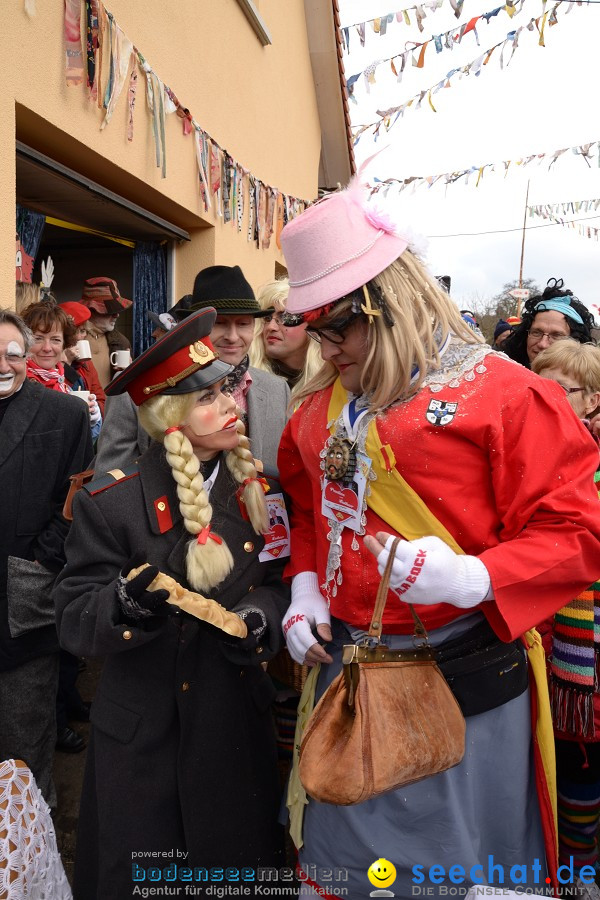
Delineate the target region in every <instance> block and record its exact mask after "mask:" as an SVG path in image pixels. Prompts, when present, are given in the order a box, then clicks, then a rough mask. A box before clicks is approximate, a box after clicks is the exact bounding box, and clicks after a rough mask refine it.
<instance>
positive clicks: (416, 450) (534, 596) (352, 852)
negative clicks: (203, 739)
mask: <svg viewBox="0 0 600 900" xmlns="http://www.w3.org/2000/svg"><path fill="white" fill-rule="evenodd" d="M281 246H282V250H283V253H284V255H285V258H286V263H287V267H288V273H289V281H290V291H289V295H288V301H287V307H286V309H287V312H288V313H290V314H292V315H294V316H295V317H296V320H298V319H299V320H301V321H308V327H307V332H308V334H309V335H310V336H311V337H312V338H313V339H314V340H316V341H317V342H318V343H319V344H320V347H321V355H322V358H323V366H322V368H321V370H320V371H319V372H318V373H317V375H316V376H315V377H314V378H313V380H312V382H311V383H309V384H308V385H306V387H305V389H304V392H303V393H302V392H301V393H300V394H299V395H298V397H297V401H300V400H302V399H303V397H304V399H303V402H302V404H301V405H300V407H299V409H298V410H297V411H296V413H295V414H294V415H293V417H292V418H291V420H290V422H289V423H288V425H287V426H286V428H285V430H284V433H283V436H282V440H281V445H280V451H279V457H278V462H279V471H280V473H281V482H282V485H283V488H284V490H285V491H286V492H287V493H288V495H289V497H290V503H291V513H292V550H291V558H290V563H289V565H288V567H287V569H286V575H287V576H288V577H290V578H291V579H292V603H291V605H290V607H289V609H288V611H287V612H286V614H285V616H284V632H285V635H286V642H287V646H288V649H289V651H290V653H291V655H292V657H293V658H294V659H295V660H296V661H297V662H299V663H306V664H308V665H309V666H315V665H316V664H319V665H320V670H319V672H318V676H317V677H316V678H315V677H314V676H313V678H310V677H309V679H308V681H307V685H308V687H309V688H310V687H313V688H315V693H314V697H313V698H312V699H314V700H315V701H316V700H318V698H320V697H321V696H322V695H323V693H324V691H325V690H326V689H327V688H328V686H329V685H330V684H331V682H332V680H333V679H334V677H335V676H336V675H337V674H338V673H339V672H340V670H341V656H342V647H343V645H344V644H354V643H357V644H359V643H360V642H361V641H364V639H365V634H366V631H367V629H368V628H369V624H370V622H371V620H372V617H373V612H374V607H375V597H376V593H377V585H378V583H379V582H380V578H381V575H382V574H383V571H384V566H385V564H386V562H387V560H388V558H389V557H390V553H391V552H392V550H391V548H392V544H393V537H399V538H401V540H400V543H399V544H398V545H397V548H396V547H395V549H394V556H393V559H392V560H391V563H392V569H391V580H390V585H391V590H390V593H389V597H388V598H387V604H386V608H385V613H384V617H383V642H384V643H385V644H387V645H388V646H389V647H390V648H391V649H392V650H399V649H406V648H411V647H412V646H413V643H412V641H413V632H414V623H413V618H412V614H411V607H410V605H409V604H412V605H414V606H415V609H416V611H417V612H418V615H419V617H420V618H421V620H422V621H423V623H424V625H425V627H426V629H427V631H428V634H429V641H430V643H431V645H432V646H433V647H435V648H437V652H438V655H437V659H438V660H439V663H440V665H441V668H442V671H446V672H447V671H448V668H447V667H448V666H450V665H452V667H453V668H454V672H455V675H454V677H453V678H452V679H451V681H452V684H451V686H452V689H453V690H454V692H455V696H456V698H457V700H458V702H459V704H460V705H461V709H462V711H463V715H464V716H465V721H466V739H465V747H466V751H465V756H464V759H463V761H462V762H461V763H460V764H459V765H457V766H455V767H454V768H451V769H448V770H447V771H444V772H441V773H438V774H437V775H435V776H434V777H431V778H427V779H424V780H422V781H420V782H417V783H414V784H409V785H406V786H405V787H402V788H400V789H398V790H395V791H390V792H388V793H385V794H383V795H381V796H378V797H375V798H373V799H370V800H368V801H367V802H365V803H363V804H358V805H356V806H336V805H334V804H328V803H317V802H314V801H313V800H310V799H309V798H308V797H306V794H305V793H304V792H303V788H302V785H301V783H300V781H299V780H298V778H297V777H296V771H297V770H296V769H295V770H294V771H293V773H292V777H291V781H290V789H289V792H288V805H289V807H290V815H291V820H290V821H291V833H292V836H293V838H294V840H295V841H296V845H297V846H299V847H300V848H301V849H300V852H299V863H300V866H301V868H302V869H303V871H304V874H305V875H306V878H305V879H304V880H305V884H304V885H303V886H302V888H301V892H300V896H301V897H309V896H310V897H316V896H317V895H320V894H323V893H324V892H325V893H327V891H326V890H324V888H326V887H327V888H329V887H332V888H333V889H334V893H335V890H336V889H340V888H344V889H345V890H346V892H347V894H348V896H351V897H352V898H353V900H366V898H368V897H369V896H372V894H371V893H370V891H371V887H372V885H371V884H370V883H369V881H368V878H367V871H368V869H369V867H370V866H371V865H372V863H373V860H374V859H377V858H378V857H379V858H384V859H386V860H390V862H391V863H392V864H393V866H395V872H396V875H397V877H396V880H395V882H394V884H393V891H394V894H395V895H396V896H398V897H402V898H408V897H411V896H413V895H414V894H415V892H421V893H422V892H425V893H429V892H431V893H434V894H435V895H436V896H439V895H440V893H441V892H442V889H441V888H438V887H437V885H438V884H441V885H443V886H444V887H443V891H444V892H447V891H448V890H450V891H451V892H452V890H458V892H461V891H463V890H466V889H467V888H468V887H469V886H470V885H471V884H473V883H485V884H489V885H490V889H489V891H486V892H487V893H492V894H493V893H494V888H493V885H494V884H498V875H497V871H498V869H500V868H502V870H503V871H504V873H506V874H505V876H502V878H504V877H505V878H506V882H504V880H503V881H502V882H501V885H502V887H504V886H505V884H508V886H510V882H509V881H508V879H509V877H511V876H510V875H509V873H511V872H514V869H513V868H512V867H513V866H514V867H515V868H516V869H517V870H519V876H518V877H519V879H520V880H519V881H518V882H517V883H522V884H524V885H527V887H529V888H531V887H533V886H535V885H536V884H538V885H539V884H542V885H544V884H545V881H544V879H545V878H546V877H547V878H548V881H549V883H552V884H554V886H555V887H556V867H557V859H556V828H555V825H556V822H555V816H554V815H553V813H554V812H555V809H556V807H555V805H554V806H553V803H554V804H555V793H554V788H553V784H554V782H553V749H554V748H553V741H552V726H551V722H550V717H549V704H548V694H547V683H546V678H545V662H544V659H543V649H542V646H541V641H540V638H539V635H538V634H537V632H535V631H532V630H531V629H533V628H534V626H535V625H536V624H537V623H538V622H540V621H542V620H543V619H544V618H545V617H547V616H548V615H551V614H552V613H554V612H555V611H556V610H557V609H558V608H560V607H561V606H562V605H564V603H565V602H566V601H567V600H569V599H570V598H572V597H573V596H575V595H576V594H577V593H578V592H579V591H580V590H581V589H583V588H585V587H587V586H588V585H589V583H590V581H591V580H592V579H593V578H595V577H596V576H597V560H598V553H599V551H600V524H599V522H598V516H597V514H596V512H595V510H596V509H597V498H596V496H595V490H594V485H593V481H592V473H593V471H594V469H595V467H596V464H597V450H596V448H595V447H594V445H593V442H592V441H591V440H590V438H589V435H586V434H585V433H584V431H583V429H582V428H581V426H580V424H579V423H578V422H577V421H576V420H575V417H573V416H572V414H571V412H570V410H568V408H567V402H566V399H565V398H564V397H563V398H562V400H561V398H560V397H557V395H556V390H555V389H554V386H550V385H548V383H545V382H544V381H543V380H542V379H540V378H538V377H537V376H534V375H533V374H532V373H530V372H528V371H527V370H526V369H524V368H521V367H518V366H516V365H515V364H514V363H513V362H511V361H510V360H507V359H506V358H505V357H504V356H503V355H502V354H499V353H496V352H495V351H493V350H492V349H491V348H490V347H488V346H486V345H485V344H484V342H483V338H482V337H481V336H479V335H478V334H477V333H475V332H474V331H473V330H471V329H470V328H469V327H468V325H467V324H466V323H465V321H464V320H463V319H462V318H461V316H460V314H459V311H458V309H456V307H455V306H454V305H453V303H452V302H451V300H450V299H449V297H448V296H447V294H446V293H445V292H444V291H443V290H442V289H441V287H440V285H439V283H438V282H437V281H436V279H435V278H434V277H433V276H432V275H431V274H430V273H429V272H428V271H427V269H426V267H425V266H424V264H423V262H422V261H421V260H420V258H419V249H418V247H417V245H416V243H415V241H414V239H411V237H410V236H409V235H408V234H407V233H406V232H405V231H403V230H401V229H400V228H399V227H398V226H397V225H396V224H395V223H394V221H393V220H392V219H391V217H390V215H388V214H387V213H386V211H385V210H383V209H378V208H377V207H376V206H375V204H374V202H373V201H369V198H368V192H367V190H366V188H365V187H364V186H363V185H361V183H360V180H359V179H358V178H357V179H356V180H355V181H353V182H352V183H351V185H350V186H349V187H348V189H347V190H345V191H340V192H336V193H334V194H332V195H330V196H329V197H327V198H325V199H323V200H321V201H320V202H319V203H317V204H315V205H314V206H312V207H310V208H309V209H308V210H307V211H306V212H304V213H302V214H301V215H300V216H298V217H297V218H295V219H293V220H292V221H291V222H290V223H289V224H288V225H286V227H285V228H284V229H283V231H282V234H281ZM557 472H560V477H558V478H557V474H556V473H557ZM394 546H395V545H394ZM313 629H316V633H317V634H318V635H319V637H318V639H316V638H315V633H314V631H313ZM521 636H524V637H523V640H522V639H521ZM322 643H325V644H326V645H325V646H322ZM525 648H527V656H526V655H525ZM526 660H529V663H530V665H529V667H528V665H527V662H526ZM528 669H529V671H528ZM457 672H460V673H461V675H460V677H457V674H456V673H457ZM530 672H531V674H530ZM492 673H493V674H492ZM500 673H501V674H502V677H501V678H500V677H498V676H499V674H500ZM534 676H537V677H534ZM540 676H541V677H540ZM530 679H531V682H530ZM530 692H531V696H530ZM310 702H311V697H310V696H309V692H308V689H307V690H306V692H305V695H304V697H303V699H301V701H300V707H299V708H300V709H301V710H302V711H303V712H307V711H308V709H310ZM532 709H534V710H535V711H536V719H535V725H534V723H533V722H532V719H531V712H532ZM376 713H377V710H370V713H369V714H370V715H376ZM419 724H420V725H421V727H422V729H423V730H424V733H425V734H427V729H428V723H427V722H422V723H419ZM381 727H382V729H384V728H385V724H384V723H382V725H381ZM532 728H535V732H532ZM295 743H296V744H299V743H300V739H299V736H298V735H297V736H296V741H295ZM534 750H535V755H534ZM534 758H535V762H536V766H535V768H534V765H533V761H534ZM366 762H367V764H368V760H367V761H366ZM536 789H537V791H536ZM306 804H307V805H306ZM491 856H493V862H494V864H498V865H496V867H495V870H494V871H492V872H491V874H490V868H489V865H488V862H489V859H490V857H491ZM546 866H547V870H546ZM335 867H340V868H342V869H343V870H345V873H344V875H343V876H342V877H341V878H339V880H336V881H334V883H333V884H330V882H329V879H328V883H327V885H323V884H322V883H321V884H319V877H318V874H317V875H315V874H311V873H315V872H316V873H318V872H319V871H324V870H325V869H326V870H327V871H328V872H331V870H332V868H333V869H334V871H335ZM536 867H539V868H536ZM457 871H458V872H459V873H462V875H461V880H460V881H459V882H456V881H455V880H454V878H453V873H456V872H457ZM440 872H441V873H443V874H442V875H441V876H440ZM523 873H524V874H523ZM311 881H312V884H311ZM456 884H460V885H463V886H464V887H459V888H456V887H455V885H456ZM434 885H436V886H435V887H434ZM376 893H379V892H376ZM500 893H502V889H501V890H500Z"/></svg>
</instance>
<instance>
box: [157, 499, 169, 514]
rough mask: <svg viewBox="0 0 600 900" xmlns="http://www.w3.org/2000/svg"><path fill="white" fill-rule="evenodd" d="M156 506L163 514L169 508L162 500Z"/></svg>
mask: <svg viewBox="0 0 600 900" xmlns="http://www.w3.org/2000/svg"><path fill="white" fill-rule="evenodd" d="M156 505H157V506H158V508H159V509H160V511H161V512H164V511H165V509H166V508H167V504H166V503H164V502H163V501H162V500H161V501H160V503H157V504H156Z"/></svg>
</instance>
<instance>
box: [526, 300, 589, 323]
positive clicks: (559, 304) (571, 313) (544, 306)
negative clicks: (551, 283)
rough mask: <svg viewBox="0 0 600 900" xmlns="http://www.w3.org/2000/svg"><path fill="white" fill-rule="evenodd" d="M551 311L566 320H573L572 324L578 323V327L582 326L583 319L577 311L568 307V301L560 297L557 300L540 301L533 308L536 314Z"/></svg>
mask: <svg viewBox="0 0 600 900" xmlns="http://www.w3.org/2000/svg"><path fill="white" fill-rule="evenodd" d="M551 309H554V310H556V312H559V313H562V314H563V316H566V317H567V318H568V319H573V321H574V322H579V324H580V325H583V319H582V318H581V316H580V315H579V313H578V312H577V310H576V309H573V307H572V306H570V305H569V301H568V300H567V299H566V298H563V297H560V298H558V299H557V300H541V301H540V302H539V303H536V305H535V306H534V310H535V312H536V313H539V312H548V311H549V310H551Z"/></svg>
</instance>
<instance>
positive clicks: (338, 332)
mask: <svg viewBox="0 0 600 900" xmlns="http://www.w3.org/2000/svg"><path fill="white" fill-rule="evenodd" d="M364 318H365V316H364V314H363V313H350V315H349V316H346V317H345V318H343V319H338V320H337V321H334V322H331V324H330V325H327V327H326V328H313V327H311V326H309V327H308V328H307V329H306V333H307V335H308V336H309V337H311V338H312V339H313V341H317V343H318V344H320V343H321V341H322V340H323V338H325V339H326V340H328V341H329V342H330V343H331V344H343V343H344V341H345V340H346V337H347V332H348V331H349V330H350V329H351V328H352V326H353V325H354V324H355V323H356V322H358V321H359V320H361V319H364Z"/></svg>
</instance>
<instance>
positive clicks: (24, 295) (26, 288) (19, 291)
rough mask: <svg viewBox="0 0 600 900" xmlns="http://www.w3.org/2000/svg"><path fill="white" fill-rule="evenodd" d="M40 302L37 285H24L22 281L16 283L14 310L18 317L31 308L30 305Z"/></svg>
mask: <svg viewBox="0 0 600 900" xmlns="http://www.w3.org/2000/svg"><path fill="white" fill-rule="evenodd" d="M39 302H40V286H39V284H26V283H25V282H24V281H17V282H16V286H15V310H16V311H17V313H18V314H19V315H21V314H22V313H23V311H24V310H25V309H26V308H27V307H28V306H31V304H32V303H39Z"/></svg>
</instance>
